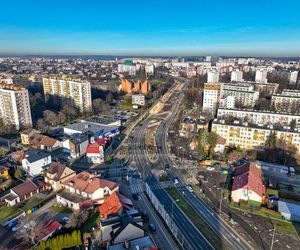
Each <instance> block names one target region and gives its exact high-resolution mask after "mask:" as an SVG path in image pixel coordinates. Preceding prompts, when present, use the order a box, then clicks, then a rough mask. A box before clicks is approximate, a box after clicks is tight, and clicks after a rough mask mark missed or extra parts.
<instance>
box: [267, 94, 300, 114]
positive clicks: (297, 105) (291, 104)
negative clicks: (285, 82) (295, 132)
mask: <svg viewBox="0 0 300 250" xmlns="http://www.w3.org/2000/svg"><path fill="white" fill-rule="evenodd" d="M271 106H272V107H273V108H274V109H275V110H276V111H278V112H289V113H299V110H300V91H299V90H290V89H284V90H283V91H282V93H281V94H274V95H272V104H271Z"/></svg>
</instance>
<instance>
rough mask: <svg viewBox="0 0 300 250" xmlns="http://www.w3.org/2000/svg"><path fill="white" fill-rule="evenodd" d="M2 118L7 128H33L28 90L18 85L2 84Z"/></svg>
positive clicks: (0, 92) (0, 106)
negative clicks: (11, 126) (10, 126)
mask: <svg viewBox="0 0 300 250" xmlns="http://www.w3.org/2000/svg"><path fill="white" fill-rule="evenodd" d="M0 117H1V118H2V120H3V123H4V124H5V125H6V126H9V125H13V126H15V127H16V129H18V130H19V129H23V128H29V127H32V119H31V111H30V103H29V94H28V90H27V89H25V88H24V87H23V86H20V85H16V84H5V83H1V84H0Z"/></svg>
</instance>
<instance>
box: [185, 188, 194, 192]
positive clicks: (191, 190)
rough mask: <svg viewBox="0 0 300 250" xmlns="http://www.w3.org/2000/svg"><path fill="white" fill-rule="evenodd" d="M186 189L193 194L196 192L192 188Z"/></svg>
mask: <svg viewBox="0 0 300 250" xmlns="http://www.w3.org/2000/svg"><path fill="white" fill-rule="evenodd" d="M186 189H187V190H188V191H189V192H190V193H193V192H194V190H193V188H192V187H191V186H186Z"/></svg>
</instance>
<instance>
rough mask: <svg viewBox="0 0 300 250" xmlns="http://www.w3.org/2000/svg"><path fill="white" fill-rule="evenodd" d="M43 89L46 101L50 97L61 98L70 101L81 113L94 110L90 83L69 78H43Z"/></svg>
mask: <svg viewBox="0 0 300 250" xmlns="http://www.w3.org/2000/svg"><path fill="white" fill-rule="evenodd" d="M43 88H44V95H45V98H46V100H47V99H48V98H49V96H59V97H61V98H62V99H64V100H67V99H69V100H70V101H71V102H72V103H73V104H74V105H75V106H76V107H77V108H79V109H80V112H90V111H91V110H92V97H91V85H90V83H89V82H88V81H82V80H77V79H71V78H70V79H69V78H43Z"/></svg>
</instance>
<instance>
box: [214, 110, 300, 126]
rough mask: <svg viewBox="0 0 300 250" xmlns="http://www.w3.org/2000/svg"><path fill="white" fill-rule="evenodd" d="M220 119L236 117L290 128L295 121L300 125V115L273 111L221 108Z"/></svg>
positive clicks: (219, 111) (218, 115) (255, 122)
mask: <svg viewBox="0 0 300 250" xmlns="http://www.w3.org/2000/svg"><path fill="white" fill-rule="evenodd" d="M217 117H218V119H226V118H229V117H234V118H236V119H238V120H243V121H247V122H250V123H254V124H264V125H267V124H280V125H282V126H283V125H286V126H289V125H290V124H291V123H292V122H293V121H294V122H295V125H296V126H299V125H300V114H289V113H277V112H272V111H260V110H252V109H232V108H219V109H218V112H217Z"/></svg>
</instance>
